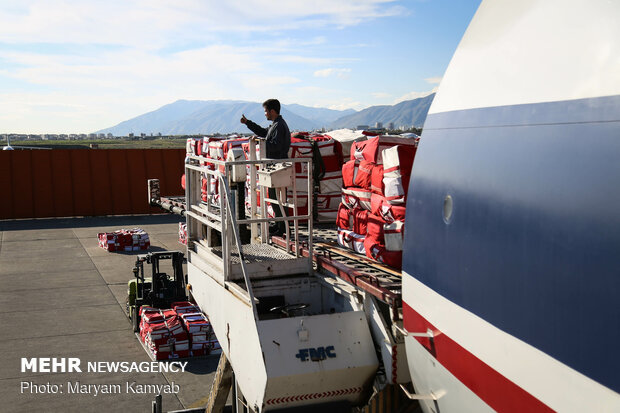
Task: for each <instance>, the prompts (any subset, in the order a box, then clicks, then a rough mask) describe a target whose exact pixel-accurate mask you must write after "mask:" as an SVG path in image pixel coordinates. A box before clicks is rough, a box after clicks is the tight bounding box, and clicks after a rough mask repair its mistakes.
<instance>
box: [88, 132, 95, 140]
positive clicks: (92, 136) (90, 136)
mask: <svg viewBox="0 0 620 413" xmlns="http://www.w3.org/2000/svg"><path fill="white" fill-rule="evenodd" d="M88 139H97V134H96V133H89V134H88Z"/></svg>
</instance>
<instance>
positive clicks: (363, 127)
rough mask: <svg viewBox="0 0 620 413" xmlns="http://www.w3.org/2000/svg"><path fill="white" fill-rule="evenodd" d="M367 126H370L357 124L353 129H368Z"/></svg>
mask: <svg viewBox="0 0 620 413" xmlns="http://www.w3.org/2000/svg"><path fill="white" fill-rule="evenodd" d="M369 128H370V127H369V126H368V125H357V126H356V127H355V129H357V130H366V129H369Z"/></svg>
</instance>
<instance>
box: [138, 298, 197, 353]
mask: <svg viewBox="0 0 620 413" xmlns="http://www.w3.org/2000/svg"><path fill="white" fill-rule="evenodd" d="M140 317H141V321H140V339H141V340H142V342H143V343H144V344H145V345H146V347H147V348H148V349H149V351H150V352H151V353H152V354H153V357H154V358H155V360H167V359H175V358H184V357H189V355H190V350H189V338H188V335H187V332H186V331H185V330H184V329H183V325H182V323H181V320H180V319H179V317H178V316H177V313H176V312H175V311H174V310H160V309H155V308H151V307H146V306H142V307H141V308H140Z"/></svg>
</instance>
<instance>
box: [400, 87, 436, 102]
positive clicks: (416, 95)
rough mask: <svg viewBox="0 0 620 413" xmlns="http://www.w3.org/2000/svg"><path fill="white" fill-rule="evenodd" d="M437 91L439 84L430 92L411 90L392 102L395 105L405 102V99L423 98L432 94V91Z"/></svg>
mask: <svg viewBox="0 0 620 413" xmlns="http://www.w3.org/2000/svg"><path fill="white" fill-rule="evenodd" d="M435 92H437V86H435V87H434V88H433V89H431V90H429V91H428V92H409V93H407V94H404V95H403V96H401V97H399V98H398V99H395V100H394V102H393V103H392V104H393V105H395V104H397V103H400V102H403V101H405V100H413V99H418V98H423V97H426V96H428V95H430V94H431V93H435Z"/></svg>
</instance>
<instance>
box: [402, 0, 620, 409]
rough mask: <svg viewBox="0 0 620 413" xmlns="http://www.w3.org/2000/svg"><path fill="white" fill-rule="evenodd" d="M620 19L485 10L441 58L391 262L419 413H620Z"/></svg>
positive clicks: (582, 10) (568, 4)
mask: <svg viewBox="0 0 620 413" xmlns="http://www.w3.org/2000/svg"><path fill="white" fill-rule="evenodd" d="M619 18H620V2H616V1H606V0H570V1H560V0H526V1H518V2H515V1H511V0H493V1H487V0H485V1H483V2H482V4H481V6H480V8H479V9H478V11H477V13H476V15H475V16H474V18H473V20H472V23H471V24H470V26H469V28H468V29H467V31H466V33H465V35H464V37H463V39H462V40H461V43H460V45H459V47H458V49H457V50H456V52H455V54H454V56H453V58H452V61H451V63H450V65H449V67H448V69H447V71H446V73H445V75H444V77H443V79H442V82H441V84H440V87H439V89H438V92H437V95H436V97H435V100H434V102H433V104H432V106H431V108H430V111H429V115H428V118H427V120H426V124H425V125H424V130H423V133H422V138H421V141H420V146H419V149H418V153H417V155H416V160H415V163H414V167H413V171H412V180H411V183H410V190H409V199H408V206H407V220H406V225H407V226H406V230H405V244H404V250H405V251H408V253H406V254H404V255H403V257H404V258H403V259H404V262H403V302H404V304H403V318H404V326H405V329H406V330H407V331H409V332H410V333H426V332H427V331H429V330H430V332H431V333H432V334H433V335H434V337H433V338H432V339H429V338H425V337H420V336H413V335H411V334H410V335H408V336H407V337H406V339H405V340H406V349H407V358H408V363H409V368H410V371H411V376H412V378H413V384H414V387H415V390H416V393H419V394H421V395H426V396H430V397H431V398H433V397H434V398H435V399H436V400H424V401H422V403H421V404H422V407H423V409H424V411H425V412H439V411H441V412H443V413H446V412H448V413H451V412H459V413H463V412H487V411H488V412H491V411H500V412H502V411H515V412H516V411H518V412H524V411H528V412H531V411H559V412H590V411H596V412H619V411H620V394H619V393H618V391H619V388H620V387H619V383H620V379H619V377H620V372H619V371H620V370H619V369H618V367H619V366H620V361H619V360H620V356H618V352H617V351H615V350H613V347H614V346H615V348H617V347H618V344H617V343H618V338H619V335H620V328H619V327H618V320H619V319H620V310H619V308H618V307H620V306H618V305H617V302H618V298H617V294H618V292H619V291H620V277H618V276H617V268H618V260H619V259H620V258H618V257H619V254H618V250H617V247H618V246H620V220H619V219H618V216H619V215H618V213H617V210H618V208H620V195H618V194H619V191H618V184H617V182H619V181H620V166H618V165H619V164H620V162H618V159H619V158H620V145H619V144H618V143H617V142H619V141H618V138H620V24H618V22H619V21H620V20H619ZM447 195H450V202H453V207H452V208H451V210H452V215H449V216H446V210H445V209H442V207H444V204H445V202H447V201H446V199H447ZM451 205H452V204H451ZM614 211H615V212H614ZM442 215H443V217H442ZM442 218H443V219H442ZM614 250H615V252H614ZM614 268H615V270H614ZM614 271H615V276H614ZM614 303H616V304H614ZM590 334H592V336H590ZM586 337H590V339H586ZM590 340H592V341H590Z"/></svg>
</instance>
